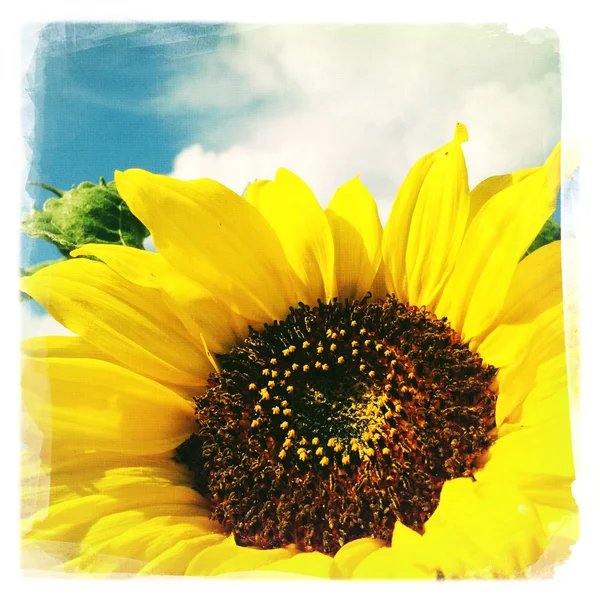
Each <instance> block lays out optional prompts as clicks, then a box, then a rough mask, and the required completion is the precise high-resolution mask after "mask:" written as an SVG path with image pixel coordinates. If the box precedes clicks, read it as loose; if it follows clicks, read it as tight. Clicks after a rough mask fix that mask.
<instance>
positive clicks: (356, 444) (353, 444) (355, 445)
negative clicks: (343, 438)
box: [350, 442, 360, 452]
mask: <svg viewBox="0 0 600 600" xmlns="http://www.w3.org/2000/svg"><path fill="white" fill-rule="evenodd" d="M350 450H352V452H358V451H359V450H360V446H359V445H358V442H352V446H351V447H350Z"/></svg>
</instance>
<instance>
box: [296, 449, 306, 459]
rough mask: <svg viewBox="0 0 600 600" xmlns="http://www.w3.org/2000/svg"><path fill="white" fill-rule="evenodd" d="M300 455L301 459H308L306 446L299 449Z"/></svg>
mask: <svg viewBox="0 0 600 600" xmlns="http://www.w3.org/2000/svg"><path fill="white" fill-rule="evenodd" d="M298 457H299V458H300V460H306V450H305V449H304V448H299V449H298Z"/></svg>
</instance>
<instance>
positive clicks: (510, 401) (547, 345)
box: [481, 303, 566, 426]
mask: <svg viewBox="0 0 600 600" xmlns="http://www.w3.org/2000/svg"><path fill="white" fill-rule="evenodd" d="M563 319H564V313H563V305H562V303H561V304H559V305H558V306H555V307H554V308H551V309H549V310H547V311H546V312H544V313H542V314H541V315H540V316H539V317H538V318H537V319H536V320H535V321H534V322H533V323H532V324H531V325H527V326H520V328H522V329H521V330H520V331H521V333H522V335H520V336H517V337H516V339H515V340H513V341H511V342H510V344H511V346H510V349H511V352H510V354H511V355H512V360H511V362H510V363H508V364H507V366H506V367H504V368H503V369H501V371H500V372H499V374H498V375H497V381H498V400H497V402H496V424H497V425H498V426H501V425H502V424H503V423H504V421H505V420H506V419H507V418H508V417H509V415H511V414H512V413H513V412H514V411H515V410H516V409H518V407H519V406H520V405H521V404H522V403H523V401H524V400H525V398H526V397H527V395H528V394H529V392H530V391H531V390H532V389H533V387H534V386H535V383H536V381H537V380H538V379H539V377H540V375H539V372H538V370H539V368H540V367H541V366H542V365H543V364H544V363H546V362H548V361H549V360H551V359H553V358H555V357H559V356H562V357H563V358H562V360H563V361H565V360H566V359H565V358H564V356H565V354H564V353H565V337H564V325H563ZM512 344H516V345H515V346H512ZM519 344H520V347H519V346H517V345H519ZM481 350H482V356H484V358H485V359H486V360H487V359H488V356H487V355H486V354H484V353H483V348H481ZM492 364H493V363H492ZM563 374H564V377H566V366H565V367H564V369H563ZM557 383H558V381H557Z"/></svg>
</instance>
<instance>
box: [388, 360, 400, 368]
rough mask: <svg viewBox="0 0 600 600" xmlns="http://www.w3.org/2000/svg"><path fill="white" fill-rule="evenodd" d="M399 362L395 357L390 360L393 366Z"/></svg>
mask: <svg viewBox="0 0 600 600" xmlns="http://www.w3.org/2000/svg"><path fill="white" fill-rule="evenodd" d="M397 364H398V361H397V360H396V359H395V358H393V359H392V360H391V361H390V365H392V367H395V366H396V365H397Z"/></svg>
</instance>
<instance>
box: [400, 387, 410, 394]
mask: <svg viewBox="0 0 600 600" xmlns="http://www.w3.org/2000/svg"><path fill="white" fill-rule="evenodd" d="M400 391H401V392H402V393H403V394H406V392H408V388H407V387H406V386H405V385H403V386H402V387H401V388H400Z"/></svg>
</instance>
